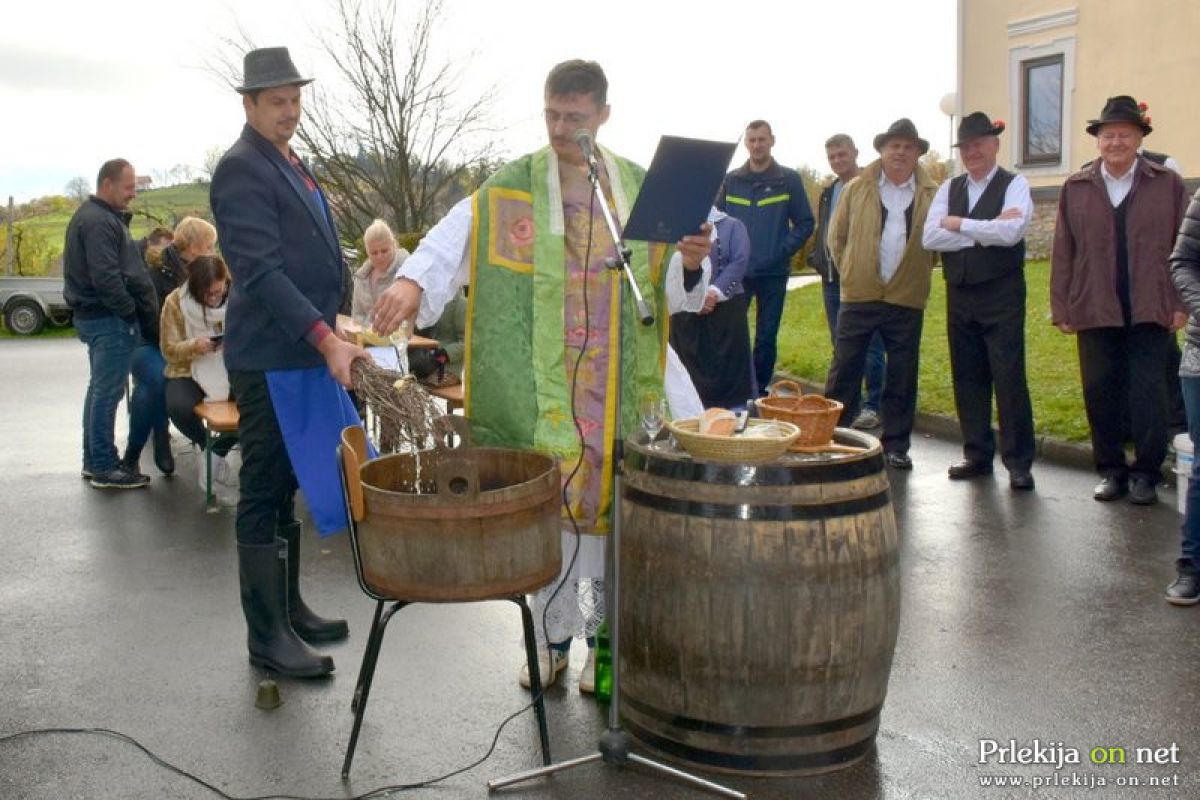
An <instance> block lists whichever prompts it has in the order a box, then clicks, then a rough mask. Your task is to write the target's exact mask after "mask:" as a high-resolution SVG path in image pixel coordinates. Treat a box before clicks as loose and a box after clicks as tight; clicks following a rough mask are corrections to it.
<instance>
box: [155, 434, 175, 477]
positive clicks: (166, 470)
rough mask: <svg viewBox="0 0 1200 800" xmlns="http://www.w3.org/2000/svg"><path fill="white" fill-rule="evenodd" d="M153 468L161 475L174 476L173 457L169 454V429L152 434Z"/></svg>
mask: <svg viewBox="0 0 1200 800" xmlns="http://www.w3.org/2000/svg"><path fill="white" fill-rule="evenodd" d="M154 466H156V467H158V471H159V472H161V473H162V474H163V475H167V476H170V475H174V474H175V456H174V455H173V454H172V453H171V429H170V428H163V429H162V430H160V431H155V432H154Z"/></svg>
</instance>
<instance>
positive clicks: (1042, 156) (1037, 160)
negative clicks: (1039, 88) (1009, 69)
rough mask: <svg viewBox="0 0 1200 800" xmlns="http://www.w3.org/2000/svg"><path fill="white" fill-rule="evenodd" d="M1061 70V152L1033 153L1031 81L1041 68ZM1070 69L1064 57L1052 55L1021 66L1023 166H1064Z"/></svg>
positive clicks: (1059, 107)
mask: <svg viewBox="0 0 1200 800" xmlns="http://www.w3.org/2000/svg"><path fill="white" fill-rule="evenodd" d="M1053 65H1057V66H1058V72H1059V79H1058V121H1059V129H1058V150H1057V151H1056V152H1053V153H1030V152H1029V140H1030V136H1029V132H1030V131H1029V128H1030V120H1031V118H1032V116H1033V115H1032V114H1031V113H1030V102H1031V101H1032V97H1031V95H1030V92H1029V79H1030V75H1031V74H1032V73H1033V71H1034V70H1036V69H1039V68H1041V67H1048V66H1053ZM1066 67H1067V65H1066V58H1065V54H1064V53H1061V52H1058V53H1051V54H1049V55H1044V56H1037V57H1035V58H1028V59H1024V60H1022V61H1021V62H1020V71H1021V100H1020V103H1021V130H1020V137H1021V160H1020V164H1021V166H1035V167H1046V166H1057V165H1060V164H1062V163H1063V157H1064V149H1065V148H1064V144H1063V140H1064V139H1065V138H1066V131H1065V130H1064V129H1065V127H1066V126H1065V122H1066V103H1065V94H1066V78H1067V68H1066Z"/></svg>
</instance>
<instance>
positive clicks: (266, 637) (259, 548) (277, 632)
mask: <svg viewBox="0 0 1200 800" xmlns="http://www.w3.org/2000/svg"><path fill="white" fill-rule="evenodd" d="M287 570H288V567H287V550H286V549H285V548H284V547H283V545H282V544H281V543H280V542H279V541H278V540H276V541H275V542H274V543H272V544H264V545H247V544H240V543H239V544H238V577H239V578H240V580H241V585H242V611H243V612H244V613H245V615H246V630H247V632H248V635H247V637H246V645H247V647H248V648H249V650H250V663H251V664H253V665H254V666H256V667H262V668H264V669H269V670H273V671H274V672H278V673H279V674H280V675H284V676H286V677H289V678H320V677H323V676H325V675H328V674H329V673H331V672H333V659H332V658H330V657H329V656H323V655H318V654H317V653H314V652H313V651H312V650H310V649H309V647H308V645H306V644H305V643H304V642H303V641H301V639H300V638H299V637H298V636H296V632H295V631H294V630H292V625H291V622H289V621H288V613H287Z"/></svg>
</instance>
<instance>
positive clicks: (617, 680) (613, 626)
mask: <svg viewBox="0 0 1200 800" xmlns="http://www.w3.org/2000/svg"><path fill="white" fill-rule="evenodd" d="M585 153H586V151H585ZM586 155H587V156H588V159H587V161H588V180H589V181H591V184H592V191H593V193H594V194H595V196H596V202H597V203H599V205H600V208H601V209H602V210H603V212H604V221H605V223H606V224H607V225H608V231H609V233H610V234H611V235H612V239H613V242H614V243H615V245H616V250H617V257H616V258H609V259H605V262H604V265H605V267H606V268H607V269H610V270H613V271H614V272H623V273H624V280H621V282H620V284H619V285H618V287H617V308H618V313H617V337H616V340H617V350H616V352H615V353H612V354H610V356H609V357H610V358H614V359H616V362H617V363H616V370H617V376H618V384H617V392H616V397H615V398H614V401H613V402H615V403H616V417H615V419H616V425H615V426H614V429H613V431H612V453H613V458H612V466H611V469H612V473H613V474H612V486H613V500H612V532H611V534H610V536H609V541H608V550H607V553H606V557H607V562H608V563H607V568H608V576H609V581H606V583H607V587H606V588H607V589H608V591H607V592H606V594H607V598H609V599H608V600H606V606H607V608H606V610H605V619H606V620H607V621H608V632H609V639H610V641H611V643H612V645H611V647H612V698H611V699H610V700H609V705H608V729H607V730H605V731H604V733H603V734H601V735H600V742H599V745H598V752H595V753H592V754H590V755H586V756H581V757H579V758H572V759H569V760H567V761H562V762H559V763H558V764H550V765H549V766H545V767H538V768H537V769H531V770H526V771H525V772H519V773H517V774H515V775H510V776H509V777H507V778H497V779H495V780H490V781H488V791H495V790H497V789H503V788H505V787H507V786H512V785H514V784H518V783H524V782H525V781H529V780H533V779H534V778H540V777H542V776H543V775H553V774H554V773H556V772H564V771H566V770H569V769H573V768H575V767H579V766H582V765H584V764H591V763H592V762H595V761H600V760H601V759H603V761H604V763H605V764H609V765H612V766H614V767H618V768H620V767H624V766H625V765H626V764H628V763H629V762H633V763H635V764H640V765H642V766H643V767H648V768H650V769H652V770H655V771H657V772H660V773H662V774H665V775H669V776H671V777H673V778H677V779H679V780H680V781H683V782H684V783H688V784H691V785H692V786H695V787H697V788H699V789H706V790H708V791H710V792H714V793H716V794H719V795H721V796H723V797H729V798H733V800H746V795H745V794H743V793H742V792H739V791H737V790H736V789H730V788H728V787H725V786H722V785H720V784H718V783H713V782H712V781H708V780H705V779H704V778H701V777H699V776H697V775H692V774H690V773H687V772H684V771H682V770H679V769H675V768H674V767H670V766H667V765H666V764H661V763H659V762H657V761H653V760H651V759H649V758H646V757H644V756H640V755H638V754H637V753H632V752H630V750H629V734H628V733H626V732H625V730H624V728H622V727H621V711H620V707H621V635H620V633H621V631H620V607H621V606H620V602H621V555H620V552H621V489H622V481H621V475H622V470H623V466H624V465H623V461H624V451H625V448H624V441H623V439H622V437H621V386H620V376H621V375H622V374H623V373H622V369H621V367H622V365H621V356H622V351H621V343H622V341H623V337H622V335H623V333H624V331H623V330H622V328H623V326H624V316H625V315H624V314H622V313H619V312H620V310H621V309H623V306H624V299H625V284H626V283H628V284H629V288H630V290H631V295H632V297H633V302H634V305H635V308H636V310H637V314H638V319H639V320H641V323H642V324H643V325H653V324H654V314H653V313H651V311H650V308H649V306H647V305H646V300H645V298H643V297H642V293H641V290H639V289H638V285H637V281H635V280H634V279H633V270H632V268H631V267H630V263H629V262H630V257H631V255H632V251H631V250H630V249H629V248H628V247H626V246H625V242H624V241H623V240H622V238H621V231H620V230H619V229H618V228H617V224H616V222H615V221H614V220H613V217H612V212H611V211H609V208H608V202H607V201H606V200H605V199H604V191H603V190H602V189H601V188H600V177H599V175H597V172H596V159H595V158H594V157H592V155H591V154H590V153H586ZM618 280H620V278H619V277H618Z"/></svg>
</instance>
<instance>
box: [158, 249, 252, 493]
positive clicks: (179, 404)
mask: <svg viewBox="0 0 1200 800" xmlns="http://www.w3.org/2000/svg"><path fill="white" fill-rule="evenodd" d="M228 296H229V268H228V267H227V266H225V262H224V261H222V260H221V257H220V256H200V257H199V258H196V259H195V260H193V261H192V263H191V264H190V266H189V270H188V279H187V282H186V283H184V284H183V285H182V286H180V287H179V288H178V289H176V290H175V291H173V292H171V294H169V295H167V300H166V302H165V303H163V312H162V320H161V322H160V325H159V327H160V330H161V339H162V351H163V356H164V357H165V358H166V360H167V368H166V376H167V388H166V392H167V415H168V416H169V417H170V418H171V422H172V423H174V425H175V427H176V428H178V429H179V430H180V432H182V433H183V435H184V436H186V437H187V438H188V439H190V440H191V441H192V442H193V443H194V444H196V445H198V446H200V447H203V446H204V425H203V424H202V423H201V422H200V418H199V417H197V416H196V412H195V410H194V409H195V407H196V404H197V403H199V402H201V401H206V402H217V401H222V400H228V399H229V374H228V373H227V372H226V371H225V362H224V358H223V356H222V353H221V340H222V339H224V334H225V301H226V299H227V298H228ZM236 441H237V440H236V437H233V436H223V437H222V438H221V439H220V440H219V441H218V442H217V443H216V444H214V445H213V456H214V458H213V477H214V479H215V480H217V481H218V482H221V483H227V482H228V475H227V473H228V472H229V469H228V465H227V464H226V462H225V456H226V455H228V453H229V450H230V449H231V448H232V447H233V445H234V444H235V443H236Z"/></svg>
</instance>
